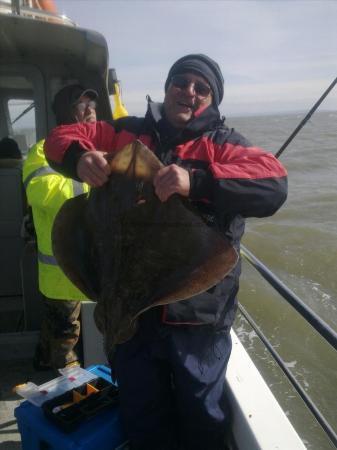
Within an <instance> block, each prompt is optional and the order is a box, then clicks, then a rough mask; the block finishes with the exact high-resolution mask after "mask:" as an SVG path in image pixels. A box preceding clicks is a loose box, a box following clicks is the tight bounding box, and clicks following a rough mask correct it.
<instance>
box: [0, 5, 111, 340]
mask: <svg viewBox="0 0 337 450" xmlns="http://www.w3.org/2000/svg"><path fill="white" fill-rule="evenodd" d="M18 4H19V2H15V1H12V2H11V4H9V3H8V4H7V5H6V4H3V2H1V5H0V30H1V32H0V34H1V38H0V267H1V271H0V311H1V321H0V331H1V332H13V331H19V330H20V331H22V330H34V329H38V328H39V311H38V307H39V305H40V302H38V301H36V299H37V297H39V295H40V294H39V292H38V288H37V267H36V252H35V244H34V242H32V241H31V239H29V238H28V240H27V236H25V232H24V230H23V220H24V217H25V215H26V214H27V205H26V200H25V193H24V189H23V185H22V181H21V178H22V173H21V168H22V163H23V160H24V159H25V156H26V154H27V151H28V149H29V147H30V146H32V145H33V144H35V143H36V142H37V141H38V140H40V139H43V138H44V137H45V136H46V135H47V134H48V131H49V130H51V129H52V128H53V127H54V126H55V118H54V114H53V111H52V109H51V103H52V100H53V97H54V95H55V94H56V92H58V91H59V90H60V89H61V88H62V87H64V86H66V85H68V84H72V83H79V84H81V85H83V86H86V87H91V88H94V89H95V90H96V91H97V92H98V94H99V103H98V109H97V116H98V118H110V117H111V114H112V113H111V106H110V100H109V92H108V75H109V67H108V49H107V43H106V41H105V39H104V37H103V36H102V35H101V34H99V33H97V32H95V31H90V30H85V29H82V28H79V27H77V26H76V25H75V24H74V23H73V22H72V21H71V20H69V19H67V18H65V17H61V16H57V15H55V14H52V13H50V12H48V11H41V10H34V9H32V8H28V7H24V6H20V5H18ZM14 7H15V8H14ZM17 8H19V10H18V9H17Z"/></svg>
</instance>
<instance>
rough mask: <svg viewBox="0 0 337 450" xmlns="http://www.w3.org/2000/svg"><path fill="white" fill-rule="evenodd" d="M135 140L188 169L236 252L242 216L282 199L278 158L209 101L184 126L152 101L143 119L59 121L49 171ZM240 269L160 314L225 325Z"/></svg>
mask: <svg viewBox="0 0 337 450" xmlns="http://www.w3.org/2000/svg"><path fill="white" fill-rule="evenodd" d="M135 139H139V140H140V141H141V142H143V143H144V144H145V145H147V146H148V147H149V148H150V149H151V150H153V151H154V152H155V154H156V155H157V157H158V158H159V159H160V160H161V161H162V162H163V163H164V164H166V165H168V164H173V163H174V164H177V165H179V166H181V167H184V168H185V169H187V170H188V171H189V173H190V181H191V189H190V196H189V197H190V200H191V202H192V203H193V204H194V206H196V207H197V209H198V210H199V211H200V213H201V214H202V215H203V217H204V218H205V220H206V221H207V223H208V224H209V225H210V226H213V227H216V228H217V229H218V230H219V231H220V232H221V233H223V234H224V235H225V236H226V237H227V238H228V239H229V240H230V242H231V243H232V244H233V245H234V246H235V248H236V249H237V250H239V247H240V239H241V237H242V235H243V232H244V226H245V223H244V218H245V217H266V216H270V215H272V214H274V213H275V212H276V211H277V210H278V209H279V208H280V206H281V205H282V204H283V203H284V201H285V199H286V197H287V173H286V170H285V168H284V167H283V166H282V164H281V163H280V162H279V161H278V160H277V159H276V158H275V157H274V156H273V155H272V154H271V153H267V152H265V151H263V150H262V149H260V148H258V147H254V146H252V145H251V144H250V143H249V142H248V141H247V140H246V139H245V138H244V137H243V136H241V135H240V134H239V133H237V132H236V131H235V130H234V129H230V128H228V127H227V126H226V125H225V124H224V120H222V119H221V118H220V114H219V111H218V110H217V109H216V108H215V107H214V106H212V105H211V106H209V107H208V108H207V109H205V110H204V111H202V113H201V114H200V115H198V117H195V118H194V119H193V120H192V121H190V122H189V123H188V125H187V126H186V127H185V128H184V129H183V130H182V131H177V130H174V129H172V128H171V127H170V126H169V125H168V124H167V122H166V121H165V119H164V118H163V116H162V105H161V104H158V103H152V102H150V103H149V108H148V111H147V114H146V116H145V118H137V117H125V118H123V119H119V120H116V121H111V122H96V123H93V124H91V123H90V124H84V123H82V124H73V125H64V126H60V127H57V128H55V129H54V130H53V131H52V132H51V134H50V135H49V136H48V138H47V139H46V143H45V152H46V156H47V159H48V161H49V163H50V165H51V166H52V167H53V168H54V169H56V170H58V171H59V172H61V173H63V174H64V175H65V176H69V177H72V178H75V179H77V173H76V167H77V162H78V160H79V158H80V156H81V155H82V154H83V152H86V151H90V150H102V151H107V152H112V151H116V150H120V149H122V148H123V147H124V146H125V145H127V144H129V143H130V142H133V141H134V140H135ZM240 270H241V269H240V264H239V265H237V266H236V268H235V269H234V270H233V271H232V272H231V273H230V274H229V275H228V276H227V277H226V278H225V279H224V280H223V281H222V282H221V283H219V284H218V285H217V286H215V287H213V288H212V289H210V290H208V291H207V292H205V293H203V294H200V295H197V296H195V297H193V298H192V299H189V300H184V301H181V302H178V303H173V304H170V305H167V306H163V307H162V320H163V321H164V322H165V323H168V324H172V325H179V324H188V325H192V324H193V325H203V324H209V325H213V326H216V327H217V328H221V327H225V328H229V327H230V326H231V324H232V322H233V320H234V315H235V310H236V294H237V291H238V279H239V275H240Z"/></svg>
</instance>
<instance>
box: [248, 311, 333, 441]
mask: <svg viewBox="0 0 337 450" xmlns="http://www.w3.org/2000/svg"><path fill="white" fill-rule="evenodd" d="M239 309H240V312H241V314H242V315H243V316H244V317H245V319H246V320H247V322H248V323H249V324H250V325H251V327H252V328H253V329H254V331H255V332H256V334H257V335H258V337H259V338H260V339H261V341H262V342H263V343H264V345H265V346H266V347H267V349H268V350H269V352H270V353H271V355H272V356H273V358H274V359H275V361H276V362H277V363H278V366H279V367H280V368H281V370H282V371H283V373H284V374H285V375H286V377H287V378H288V380H289V381H290V383H291V384H292V385H293V387H294V389H295V390H296V391H297V392H298V394H299V395H300V397H301V398H302V400H303V401H304V403H305V404H306V405H307V407H308V408H309V409H310V411H311V412H312V414H313V416H314V417H315V419H316V420H317V422H318V423H319V424H320V425H321V427H322V428H323V430H324V431H325V432H326V434H327V435H328V436H329V438H330V440H331V441H332V442H333V444H334V445H335V446H336V447H337V434H336V433H335V431H334V430H333V428H332V427H331V425H330V424H329V422H328V421H327V420H326V419H325V417H324V416H323V414H322V413H321V412H320V410H319V409H318V408H317V407H316V405H315V403H314V402H313V401H312V400H311V398H310V396H309V395H308V394H307V392H306V391H305V390H304V389H303V388H302V386H301V384H300V383H299V382H298V381H297V380H296V377H295V376H294V375H293V374H292V373H291V371H290V370H289V369H288V367H287V366H286V364H285V362H284V361H283V359H282V358H281V356H280V355H279V354H278V353H277V351H276V350H275V349H274V347H273V346H272V345H271V343H270V342H269V340H268V338H267V337H266V336H265V335H264V334H263V333H262V331H261V330H260V329H259V327H258V325H257V323H256V322H255V321H254V320H253V318H252V316H251V315H250V314H249V313H248V312H247V310H246V309H245V308H244V307H243V306H242V305H241V304H240V305H239Z"/></svg>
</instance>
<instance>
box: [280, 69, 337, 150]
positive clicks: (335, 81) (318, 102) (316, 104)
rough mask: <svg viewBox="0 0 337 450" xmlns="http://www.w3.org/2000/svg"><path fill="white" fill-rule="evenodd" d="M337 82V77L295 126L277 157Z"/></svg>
mask: <svg viewBox="0 0 337 450" xmlns="http://www.w3.org/2000/svg"><path fill="white" fill-rule="evenodd" d="M336 83H337V78H335V79H334V81H333V82H332V83H331V84H330V86H329V87H328V89H327V90H326V91H325V92H324V94H323V95H322V96H321V97H320V98H319V99H318V100H317V102H316V103H315V104H314V106H313V107H312V108H311V110H310V111H309V112H308V114H307V115H306V116H305V117H304V119H303V120H302V121H301V123H300V124H299V125H298V126H297V127H296V128H295V130H294V131H293V132H292V133H291V135H290V136H289V137H288V139H287V140H286V141H285V143H284V144H283V145H282V146H281V148H280V149H279V151H278V152H277V153H276V154H275V157H276V158H279V157H280V155H281V154H282V153H283V152H284V150H285V149H286V148H287V147H288V145H289V144H290V142H291V141H292V140H293V139H294V137H295V136H296V135H297V133H298V132H299V131H300V130H301V128H303V127H304V125H305V124H306V123H307V122H308V120H309V119H310V117H311V116H312V115H313V113H314V112H315V111H316V109H317V108H318V107H319V105H320V104H321V103H322V101H323V100H324V99H325V97H326V96H327V95H328V94H329V92H330V91H331V90H332V89H333V88H334V86H335V85H336Z"/></svg>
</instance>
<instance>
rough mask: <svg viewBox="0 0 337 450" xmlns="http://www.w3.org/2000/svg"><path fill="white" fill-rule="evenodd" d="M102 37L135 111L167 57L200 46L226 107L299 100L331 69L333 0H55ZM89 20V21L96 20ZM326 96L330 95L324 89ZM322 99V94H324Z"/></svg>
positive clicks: (335, 56) (334, 56)
mask: <svg viewBox="0 0 337 450" xmlns="http://www.w3.org/2000/svg"><path fill="white" fill-rule="evenodd" d="M57 4H58V5H59V8H60V9H62V11H63V12H66V13H67V14H68V16H70V17H71V18H73V19H74V20H75V21H76V22H78V23H80V24H81V26H83V27H89V28H93V19H92V18H93V17H95V28H96V29H97V31H100V32H101V33H102V34H103V35H104V36H105V38H106V40H107V42H108V46H109V53H110V61H111V63H110V64H111V66H112V67H115V68H116V70H117V74H118V76H119V78H120V79H121V80H122V82H123V87H124V98H125V100H126V101H127V102H128V104H129V105H130V109H132V110H133V109H134V110H135V111H137V113H141V112H142V111H144V98H145V95H146V94H150V95H151V96H152V97H154V98H156V99H159V100H160V99H161V98H162V96H163V83H164V81H165V78H166V75H167V72H168V70H169V67H170V66H171V64H172V63H173V62H174V61H175V60H176V59H177V58H179V57H180V56H182V55H184V54H186V53H194V52H197V53H206V54H209V55H210V56H211V57H213V58H214V59H216V61H218V62H219V64H220V66H221V67H222V69H223V72H224V76H225V79H226V92H227V95H228V97H227V99H226V102H227V103H226V108H227V106H228V107H231V108H232V110H233V111H238V112H239V111H242V112H243V113H244V110H245V108H246V109H247V112H249V113H250V112H252V111H254V110H255V111H256V112H257V113H259V112H260V111H261V110H263V108H266V109H265V110H266V111H267V110H270V108H272V110H273V111H274V110H277V108H279V110H286V109H287V110H291V109H296V110H297V109H302V108H306V107H307V106H306V105H307V103H308V102H310V101H311V99H312V98H315V97H317V96H318V95H319V92H320V91H323V90H324V87H325V86H327V85H328V84H329V83H330V82H331V81H332V80H333V79H334V77H336V76H337V27H336V23H337V2H331V1H325V0H321V1H296V2H295V1H229V0H227V1H211V0H208V1H205V2H202V1H193V0H188V1H164V0H161V1H159V2H158V1H149V0H148V1H113V2H112V1H98V0H96V1H88V0H86V1H82V0H66V1H64V0H63V1H62V0H58V2H57ZM96 24H97V26H96ZM328 100H329V102H330V103H329V104H331V105H332V106H333V107H334V108H336V109H337V102H336V100H335V99H333V98H332V94H331V98H330V96H329V99H328ZM327 103H328V102H327Z"/></svg>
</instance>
